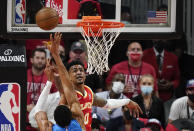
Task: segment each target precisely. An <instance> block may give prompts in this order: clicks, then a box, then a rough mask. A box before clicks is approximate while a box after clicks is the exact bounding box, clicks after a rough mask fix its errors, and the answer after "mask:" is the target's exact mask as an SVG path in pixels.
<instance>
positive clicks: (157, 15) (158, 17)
mask: <svg viewBox="0 0 194 131" xmlns="http://www.w3.org/2000/svg"><path fill="white" fill-rule="evenodd" d="M167 16H168V14H167V11H148V13H147V22H148V24H159V23H167Z"/></svg>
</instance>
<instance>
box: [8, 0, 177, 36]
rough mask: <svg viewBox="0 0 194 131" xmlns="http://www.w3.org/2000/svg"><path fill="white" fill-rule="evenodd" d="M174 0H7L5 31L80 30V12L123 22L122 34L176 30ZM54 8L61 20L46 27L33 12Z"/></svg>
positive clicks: (68, 31) (69, 32) (175, 3)
mask: <svg viewBox="0 0 194 131" xmlns="http://www.w3.org/2000/svg"><path fill="white" fill-rule="evenodd" d="M176 5H177V0H143V1H142V0H8V1H7V23H6V24H7V29H6V31H7V33H16V34H17V33H36V34H37V33H50V32H63V33H66V34H71V33H80V28H79V27H76V23H77V22H78V21H80V20H81V17H82V16H83V15H101V16H102V18H103V20H104V21H115V22H123V23H124V24H125V27H124V28H123V29H122V30H121V34H127V33H133V34H134V33H135V34H138V33H174V32H176ZM44 6H46V7H52V8H54V9H56V10H57V12H58V13H59V16H60V22H59V24H58V26H57V27H56V28H54V29H53V30H50V31H45V30H42V29H40V28H39V27H37V25H36V23H35V20H34V18H35V17H34V16H35V14H36V12H37V11H38V10H40V9H41V8H42V7H44Z"/></svg>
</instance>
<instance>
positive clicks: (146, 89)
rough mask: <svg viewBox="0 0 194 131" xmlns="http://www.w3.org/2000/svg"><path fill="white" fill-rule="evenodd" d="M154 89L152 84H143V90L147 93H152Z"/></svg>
mask: <svg viewBox="0 0 194 131" xmlns="http://www.w3.org/2000/svg"><path fill="white" fill-rule="evenodd" d="M152 91H153V87H152V86H141V92H142V93H143V94H145V95H148V94H151V93H152Z"/></svg>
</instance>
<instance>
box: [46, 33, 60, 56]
mask: <svg viewBox="0 0 194 131" xmlns="http://www.w3.org/2000/svg"><path fill="white" fill-rule="evenodd" d="M61 36H62V34H61V33H59V32H56V33H55V34H54V36H53V35H52V34H50V42H46V41H43V44H45V45H46V47H47V48H48V50H49V51H50V52H51V54H52V56H53V57H54V56H56V55H59V53H58V52H59V51H58V50H59V45H60V42H61Z"/></svg>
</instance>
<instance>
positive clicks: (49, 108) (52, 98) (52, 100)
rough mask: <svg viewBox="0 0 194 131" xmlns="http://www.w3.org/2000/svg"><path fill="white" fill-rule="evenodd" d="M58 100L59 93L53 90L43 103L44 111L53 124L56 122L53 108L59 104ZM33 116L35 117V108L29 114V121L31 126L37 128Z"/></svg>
mask: <svg viewBox="0 0 194 131" xmlns="http://www.w3.org/2000/svg"><path fill="white" fill-rule="evenodd" d="M59 101H60V94H59V92H55V93H52V94H49V95H48V98H47V101H46V102H45V104H44V109H45V111H46V114H47V117H48V120H49V121H51V122H52V123H53V124H55V123H56V122H55V120H54V110H55V109H56V107H57V106H58V105H59ZM35 107H36V106H35ZM34 117H35V108H33V109H32V110H31V112H30V114H29V122H30V124H31V126H32V127H35V128H37V127H38V125H37V123H36V120H35V118H34Z"/></svg>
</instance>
